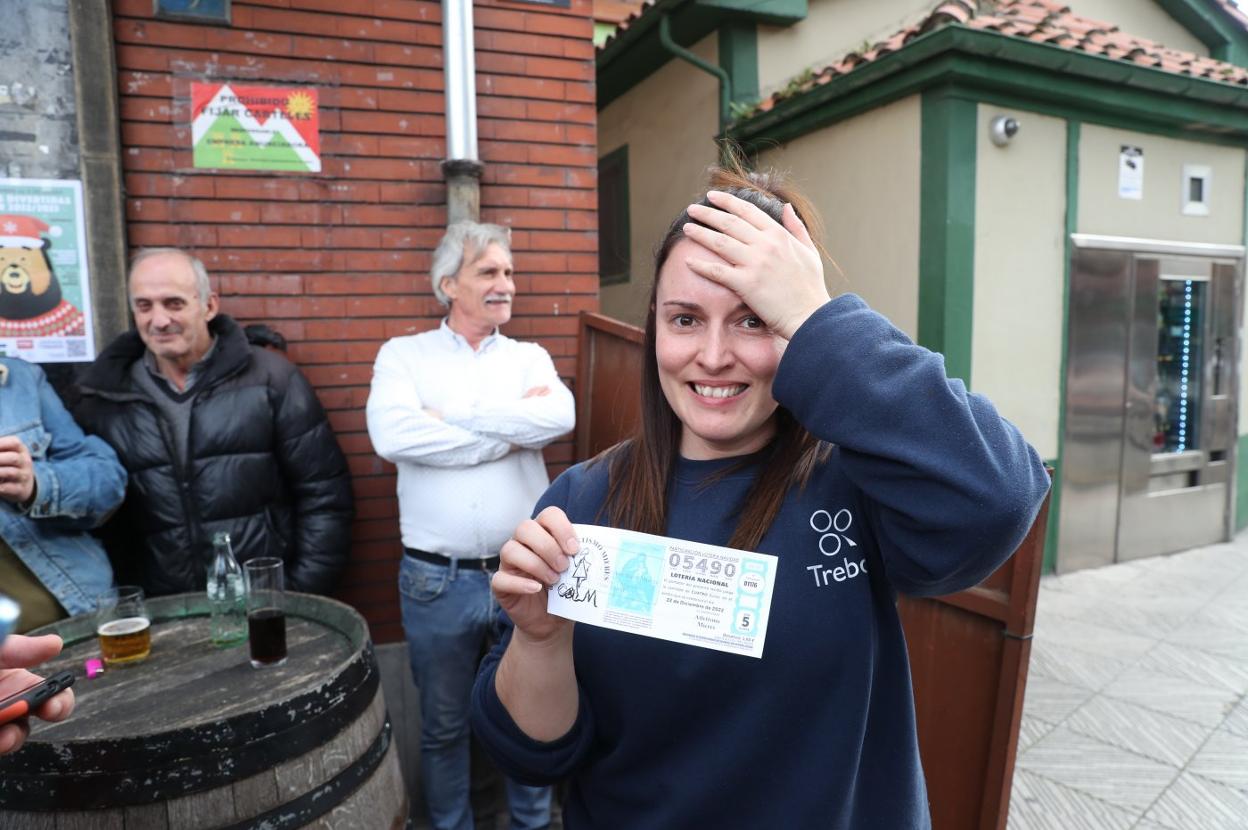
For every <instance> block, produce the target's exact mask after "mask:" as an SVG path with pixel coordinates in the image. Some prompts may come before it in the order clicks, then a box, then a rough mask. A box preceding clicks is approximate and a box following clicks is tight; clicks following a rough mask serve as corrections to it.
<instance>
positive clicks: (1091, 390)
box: [1057, 249, 1132, 571]
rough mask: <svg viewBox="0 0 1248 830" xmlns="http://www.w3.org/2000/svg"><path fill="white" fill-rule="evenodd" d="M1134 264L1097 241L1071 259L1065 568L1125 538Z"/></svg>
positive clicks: (1061, 549) (1106, 554)
mask: <svg viewBox="0 0 1248 830" xmlns="http://www.w3.org/2000/svg"><path fill="white" fill-rule="evenodd" d="M1131 265H1132V263H1131V254H1130V252H1128V251H1107V250H1095V249H1093V250H1082V249H1075V257H1074V261H1073V262H1072V263H1071V270H1070V323H1069V325H1070V329H1069V332H1068V333H1067V337H1068V338H1069V343H1068V353H1067V360H1066V400H1065V402H1064V405H1065V407H1066V419H1065V420H1066V428H1065V437H1064V439H1065V440H1064V444H1063V452H1062V468H1061V471H1060V475H1061V481H1062V503H1061V515H1060V517H1059V522H1058V537H1057V538H1058V560H1057V568H1058V570H1059V571H1075V570H1080V569H1082V568H1093V567H1097V566H1099V565H1108V564H1109V563H1111V562H1113V561H1114V551H1115V550H1116V549H1117V546H1118V494H1119V490H1120V489H1121V483H1120V479H1121V476H1122V430H1123V415H1124V408H1123V401H1124V397H1125V377H1126V369H1127V348H1126V346H1127V332H1128V323H1129V321H1130V319H1131V315H1130V308H1129V305H1128V304H1129V301H1130V287H1131Z"/></svg>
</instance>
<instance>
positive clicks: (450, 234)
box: [429, 221, 511, 308]
mask: <svg viewBox="0 0 1248 830" xmlns="http://www.w3.org/2000/svg"><path fill="white" fill-rule="evenodd" d="M490 245H497V246H498V247H500V248H502V249H503V250H504V251H505V252H506V253H507V256H511V228H504V227H503V226H502V225H488V224H484V223H481V222H470V221H464V222H456V223H455V224H453V225H451V226H450V227H448V228H447V229H446V234H445V235H444V236H443V237H442V241H441V242H439V243H438V247H437V248H435V249H434V251H433V266H432V267H431V268H430V269H429V273H430V276H431V277H432V278H433V296H435V297H437V298H438V302H440V303H441V304H442V305H444V306H446V307H447V308H449V307H450V305H451V298H450V297H448V296H446V292H445V291H443V290H442V280H444V279H446V278H447V277H450V278H451V279H454V278H455V275H456V274H458V273H459V269H460V268H463V267H464V255H465V254H467V253H469V252H471V256H472V259H471V260H469V264H471V263H473V262H476V261H477V260H478V259H480V258H481V257H482V256H483V255H484V254H485V249H486V248H488V247H490Z"/></svg>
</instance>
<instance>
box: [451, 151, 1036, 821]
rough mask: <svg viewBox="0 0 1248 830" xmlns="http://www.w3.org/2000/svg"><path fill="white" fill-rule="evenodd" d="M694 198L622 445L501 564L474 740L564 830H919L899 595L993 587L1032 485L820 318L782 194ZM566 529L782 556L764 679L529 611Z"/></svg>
mask: <svg viewBox="0 0 1248 830" xmlns="http://www.w3.org/2000/svg"><path fill="white" fill-rule="evenodd" d="M710 184H711V188H710V190H708V191H707V192H706V193H705V194H704V196H703V197H702V198H701V199H700V200H699V201H698V202H697V203H696V204H693V205H690V206H689V207H688V208H687V209H686V210H685V211H683V212H682V213H681V215H680V216H678V217H676V219H675V221H673V222H672V225H671V227H670V229H669V231H668V233H667V235H666V236H665V237H664V239H663V240H662V241H661V244H660V245H659V248H658V253H657V256H656V262H655V285H654V290H653V292H652V295H651V304H650V312H649V316H648V318H647V322H646V333H645V367H644V372H643V379H642V390H641V394H642V407H641V409H642V418H641V426H640V428H639V430H638V432H637V434H636V435H634V436H633V437H632V438H631V439H629V440H628V441H625V442H623V443H622V444H620V445H618V446H616V447H613V448H612V449H610V450H608V451H606V452H605V453H603V454H602V455H601V456H599V457H598V458H597V459H594V460H591V461H590V462H587V463H585V464H580V465H577V466H575V467H573V468H572V469H570V470H568V471H567V472H566V473H564V474H563V475H562V476H560V477H559V478H558V479H557V480H556V481H555V482H554V484H552V485H551V487H550V489H549V490H548V491H547V492H546V494H545V495H544V496H543V497H542V499H541V501H540V502H539V503H538V505H537V515H536V518H535V519H531V520H529V521H527V522H524V523H523V524H521V526H520V527H518V528H517V529H516V531H515V534H514V535H513V537H512V539H511V540H509V541H508V542H507V543H506V544H505V545H504V546H503V548H502V551H501V567H500V569H499V572H498V573H497V574H496V575H495V577H494V581H493V590H494V593H495V595H496V596H497V597H498V601H499V604H500V605H501V606H502V608H503V610H504V612H505V614H504V616H503V618H502V619H503V630H504V636H503V639H502V640H501V642H500V643H499V645H498V646H497V647H496V648H495V649H494V651H493V652H492V653H491V654H490V655H489V656H487V658H486V660H485V661H484V663H483V664H482V669H481V673H480V675H479V677H478V680H477V685H476V688H475V690H474V703H473V726H474V730H473V731H474V733H475V734H476V735H477V736H478V737H479V738H480V739H481V740H482V742H483V743H484V744H485V746H486V747H487V748H488V749H489V751H490V752H491V753H492V754H493V755H494V756H495V758H496V760H497V761H498V762H499V764H500V765H501V766H502V768H503V770H504V771H505V772H507V773H508V774H510V775H512V776H513V777H515V778H517V779H518V780H521V781H524V782H526V783H534V784H536V783H543V782H553V781H558V780H561V779H571V783H572V786H571V788H570V790H569V793H570V796H569V799H568V801H567V803H566V804H565V826H568V827H576V828H614V827H618V828H631V827H646V828H652V829H653V830H664V828H686V827H731V828H774V827H799V828H806V827H821V828H828V827H831V828H837V830H855V829H856V828H862V827H887V828H890V830H922V829H923V828H928V827H930V819H929V816H928V807H927V794H926V791H925V784H924V780H923V771H922V768H921V766H920V764H919V755H918V741H917V737H916V732H915V720H914V702H913V698H912V694H911V684H910V674H909V664H908V661H907V656H906V645H905V640H904V637H903V636H902V632H901V625H900V622H899V620H898V615H897V608H896V603H895V599H896V593H897V592H899V591H900V592H907V593H911V594H919V595H931V594H944V593H951V592H953V591H957V590H961V589H963V588H966V587H969V586H971V585H974V584H975V583H977V582H979V581H980V580H981V579H983V578H984V577H985V576H986V575H987V574H989V573H991V572H992V571H993V570H994V569H996V568H997V567H998V566H999V565H1000V564H1001V562H1003V561H1004V560H1005V559H1006V558H1007V557H1008V556H1009V555H1010V553H1011V552H1012V551H1013V550H1014V549H1015V548H1016V547H1017V545H1018V543H1019V542H1020V541H1021V540H1022V538H1023V536H1024V534H1025V533H1026V531H1027V529H1028V527H1029V526H1030V525H1031V523H1032V520H1033V519H1034V517H1035V514H1036V511H1037V510H1038V509H1039V506H1040V504H1041V502H1042V500H1043V497H1044V494H1045V492H1046V490H1047V488H1048V477H1047V475H1046V474H1045V472H1044V469H1043V466H1042V465H1041V463H1040V460H1039V458H1038V456H1037V455H1036V453H1035V451H1034V450H1033V449H1032V448H1031V447H1030V446H1029V445H1028V444H1027V442H1026V441H1025V440H1023V437H1022V436H1021V435H1020V434H1019V432H1018V430H1017V429H1015V428H1014V427H1013V426H1012V425H1011V424H1009V423H1008V422H1007V421H1005V420H1004V419H1003V418H1001V416H1000V415H998V414H997V412H996V410H995V409H994V408H993V406H992V404H991V403H989V402H988V401H987V400H986V399H984V398H983V397H981V396H978V395H973V394H971V393H969V392H968V391H967V390H966V388H965V387H964V386H963V385H962V383H961V382H960V381H958V380H951V379H949V378H947V377H946V376H945V371H944V362H943V359H942V358H941V357H940V356H939V355H936V354H933V353H931V352H929V351H927V350H926V349H923V348H920V347H918V346H916V345H915V344H914V343H912V342H911V341H910V340H909V339H908V338H907V337H906V336H905V335H904V334H903V333H902V332H900V331H899V330H897V329H896V328H895V327H893V326H892V325H891V324H890V323H889V322H888V321H887V320H886V319H884V318H883V317H881V316H880V315H879V314H877V313H875V312H874V311H872V310H871V309H869V308H867V306H866V304H865V303H863V302H862V301H861V300H860V299H858V298H857V297H854V296H853V295H845V296H841V297H837V298H836V299H830V298H829V296H828V291H827V288H826V285H825V282H824V277H823V262H822V259H821V257H820V253H819V248H818V246H817V245H816V243H815V242H814V240H813V239H812V237H811V234H810V233H809V232H808V230H807V228H808V225H813V224H814V218H815V217H814V216H813V214H812V213H811V212H810V211H809V210H808V209H807V208H806V206H805V203H804V201H803V200H801V199H800V198H799V197H798V194H797V193H795V192H794V191H793V190H792V189H791V188H790V187H788V185H787V184H786V183H785V182H784V181H783V180H781V179H780V178H779V177H777V176H774V175H771V174H766V173H744V172H741V171H723V170H719V171H715V172H714V173H713V175H712V179H711V182H710ZM573 522H578V523H584V524H606V525H610V526H612V527H618V528H624V529H628V530H636V531H643V532H647V533H654V534H661V535H665V536H669V537H672V538H674V539H679V540H689V541H692V542H697V543H703V544H710V545H727V546H729V547H733V548H738V549H741V550H747V551H761V552H765V553H769V554H772V555H774V556H776V557H777V565H776V573H775V583H774V594H773V597H774V598H773V601H772V603H771V607H770V609H769V612H768V613H769V615H770V616H769V618H768V622H767V627H766V644H765V645H766V648H765V651H763V652H762V656H761V658H759V659H752V658H750V657H743V656H741V655H736V654H727V653H723V652H719V651H713V650H710V649H699V648H693V647H690V646H687V645H680V644H677V643H673V642H667V641H664V640H659V639H653V638H643V637H637V636H635V635H632V634H628V633H624V632H620V631H615V630H608V629H604V628H598V627H593V626H588V625H579V626H578V625H575V624H574V623H572V622H571V621H569V620H567V619H564V618H562V617H558V616H555V615H552V614H550V613H548V612H547V600H546V597H547V590H548V587H549V586H551V585H555V584H558V582H559V578H558V575H559V573H561V572H563V571H564V570H566V569H567V568H568V567H569V563H570V561H571V559H570V557H571V555H572V554H575V553H576V551H577V548H578V542H577V539H576V536H577V534H576V532H575V530H574V528H573V525H572V523H573ZM832 531H835V533H833V532H832ZM829 537H833V538H834V539H835V542H836V544H835V545H833V544H832V543H831V542H830V541H829ZM659 577H660V578H666V577H664V576H663V574H662V573H660V574H659ZM573 578H575V573H573ZM733 578H735V579H736V580H738V581H743V580H746V579H749V578H751V577H749V576H748V575H746V574H744V573H742V574H740V575H738V576H735V577H733ZM742 584H744V583H743V582H742ZM710 618H711V619H714V615H711V617H710Z"/></svg>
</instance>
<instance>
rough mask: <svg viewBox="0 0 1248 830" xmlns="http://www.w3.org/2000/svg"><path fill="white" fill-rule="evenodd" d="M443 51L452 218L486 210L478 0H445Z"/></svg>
mask: <svg viewBox="0 0 1248 830" xmlns="http://www.w3.org/2000/svg"><path fill="white" fill-rule="evenodd" d="M442 54H443V57H444V59H445V64H444V66H443V73H444V75H445V77H446V160H445V161H443V162H442V175H443V177H444V178H445V179H446V221H447V224H451V223H454V222H460V221H463V220H465V219H471V220H472V221H474V222H475V221H477V219H478V218H479V217H480V215H481V171H482V169H483V165H482V164H481V162H480V161H479V160H478V159H477V86H476V84H477V77H476V75H477V72H476V57H475V52H474V50H473V30H472V0H443V3H442Z"/></svg>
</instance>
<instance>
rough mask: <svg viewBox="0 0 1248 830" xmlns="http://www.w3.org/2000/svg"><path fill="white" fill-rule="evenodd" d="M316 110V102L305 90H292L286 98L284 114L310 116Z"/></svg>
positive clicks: (301, 117) (297, 116) (296, 116)
mask: <svg viewBox="0 0 1248 830" xmlns="http://www.w3.org/2000/svg"><path fill="white" fill-rule="evenodd" d="M315 110H316V102H315V101H313V100H312V96H311V95H309V94H308V93H306V92H292V93H290V95H289V97H287V98H286V115H288V116H289V117H291V118H297V119H300V120H302V119H304V118H311V117H312V113H313V112H314V111H315Z"/></svg>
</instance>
